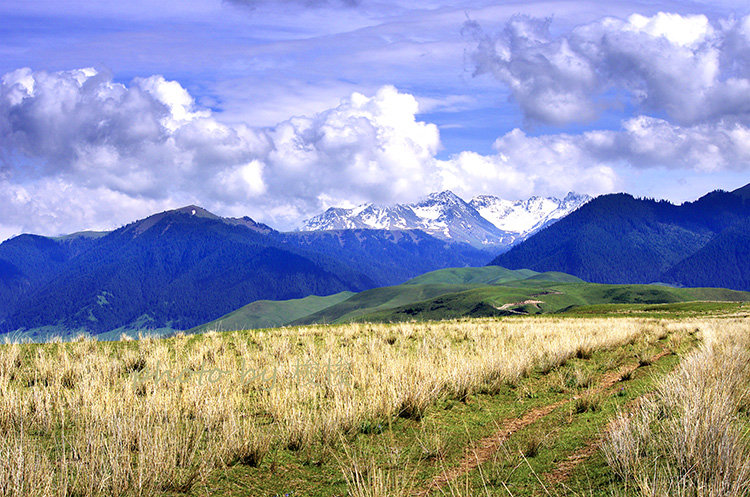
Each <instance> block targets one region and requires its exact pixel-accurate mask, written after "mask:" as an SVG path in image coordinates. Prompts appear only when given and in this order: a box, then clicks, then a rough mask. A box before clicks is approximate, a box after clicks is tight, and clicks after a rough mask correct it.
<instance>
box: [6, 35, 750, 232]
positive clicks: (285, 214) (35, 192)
mask: <svg viewBox="0 0 750 497" xmlns="http://www.w3.org/2000/svg"><path fill="white" fill-rule="evenodd" d="M529 36H535V35H533V33H531V34H529ZM419 111H420V109H419V103H418V99H417V98H416V97H414V96H412V95H410V94H408V93H403V92H399V91H398V90H397V89H396V88H394V87H392V86H384V87H382V88H380V89H379V90H378V91H377V92H375V93H374V95H372V96H366V95H363V94H360V93H354V94H352V95H351V96H349V97H347V98H344V99H343V100H341V102H340V103H339V105H337V106H336V107H333V108H331V109H328V110H326V111H323V112H320V113H317V114H313V115H311V116H306V117H295V118H292V119H289V120H286V121H283V122H281V123H278V124H276V125H275V126H272V127H267V128H260V129H253V128H250V127H248V126H246V125H232V126H230V125H226V124H224V123H222V122H220V121H219V120H217V118H216V116H215V115H213V114H212V113H211V111H210V110H208V109H204V108H201V107H200V106H198V105H197V104H196V103H195V102H194V100H193V98H192V96H191V95H190V94H189V92H187V91H186V90H185V89H184V88H183V87H182V86H181V85H180V84H179V83H177V82H174V81H167V80H165V79H164V78H162V77H161V76H153V77H150V78H144V79H136V80H134V81H133V83H132V84H130V85H123V84H119V83H115V82H113V81H112V79H111V77H110V76H109V75H106V74H100V73H97V72H96V71H93V70H79V71H65V72H60V73H45V72H33V71H30V70H27V69H23V70H19V71H15V72H13V73H10V74H6V75H5V76H3V78H2V85H0V153H1V155H0V157H1V158H2V170H0V199H2V202H0V219H1V221H0V236H7V235H8V234H11V233H17V232H19V231H27V232H29V231H30V232H38V233H46V234H58V233H63V232H71V231H77V230H80V229H85V228H93V229H103V228H111V227H114V226H117V225H118V224H123V223H126V222H129V221H132V220H133V219H135V218H138V217H141V216H144V215H147V214H149V213H151V212H155V211H158V210H163V209H167V208H173V207H177V206H180V205H185V204H188V203H198V204H201V205H203V206H205V207H206V208H208V209H210V210H214V211H216V212H217V213H219V214H223V215H250V216H252V217H254V218H256V219H258V220H260V221H263V222H268V223H269V224H271V225H273V226H275V227H278V228H282V229H287V228H292V227H293V226H295V224H296V223H297V222H298V221H299V220H300V219H302V218H304V217H309V216H310V215H313V214H316V213H318V212H319V211H320V210H321V209H324V208H326V207H328V206H330V205H351V204H356V203H360V202H365V201H376V202H378V201H380V202H391V201H408V200H414V199H416V198H417V197H419V196H422V195H424V194H427V193H429V192H432V191H436V190H440V189H446V188H447V189H452V190H454V191H455V192H456V193H458V194H460V195H463V196H465V197H471V196H473V195H476V194H481V193H492V194H497V195H501V196H505V197H507V198H521V197H527V196H529V195H532V194H564V193H565V192H566V191H569V190H576V191H580V192H585V193H591V194H596V193H604V192H609V191H613V190H616V189H618V188H620V186H621V185H622V184H623V179H624V178H623V171H625V170H638V169H639V168H640V169H641V170H644V169H647V168H672V169H675V168H679V169H690V170H692V171H697V172H710V171H742V170H747V168H748V167H749V166H750V127H748V126H746V125H745V124H743V123H742V122H741V121H739V120H737V119H730V118H727V119H723V120H717V121H713V122H705V123H698V124H692V125H685V126H679V125H675V124H672V123H670V122H668V121H667V120H664V119H657V118H653V117H648V116H637V117H634V118H630V119H627V120H625V121H623V123H622V126H621V128H620V129H618V130H601V131H588V132H585V133H581V134H564V133H561V134H548V135H541V136H531V135H529V134H527V133H525V132H523V131H521V130H519V129H515V130H513V131H511V132H509V133H507V134H505V135H504V136H501V137H500V138H498V139H497V140H496V141H495V143H494V152H493V153H491V154H489V155H482V154H477V153H474V152H470V151H465V152H461V153H458V154H455V155H453V156H451V157H449V158H447V159H445V160H438V159H437V158H436V156H437V154H438V153H439V151H440V149H441V144H440V133H439V131H438V128H437V126H436V125H434V124H431V123H426V122H422V121H419V120H417V118H416V116H417V114H418V113H419Z"/></svg>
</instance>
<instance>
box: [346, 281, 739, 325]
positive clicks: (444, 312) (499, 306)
mask: <svg viewBox="0 0 750 497" xmlns="http://www.w3.org/2000/svg"><path fill="white" fill-rule="evenodd" d="M518 283H522V284H523V286H484V287H481V288H475V289H470V290H466V291H462V292H456V293H451V294H444V295H441V296H439V297H436V298H432V299H428V300H425V301H422V302H414V303H411V304H408V305H403V306H400V307H395V308H392V309H387V310H379V311H376V312H371V313H367V314H363V315H361V316H360V317H359V318H358V319H357V320H358V321H375V322H395V321H411V320H417V321H422V320H440V319H452V318H461V317H487V316H512V315H529V314H547V313H566V312H571V313H572V312H576V311H577V310H578V309H583V308H588V307H589V306H597V305H604V304H606V305H609V306H611V307H609V308H608V309H609V310H610V311H612V312H615V311H617V310H619V309H623V308H627V307H628V306H632V305H644V304H651V305H653V304H671V303H681V302H691V301H720V302H727V301H728V302H749V301H750V293H749V292H740V291H734V290H725V289H722V288H671V287H665V286H660V285H602V284H596V283H559V282H549V281H537V282H532V281H530V280H525V281H522V282H518ZM618 305H619V306H620V307H618Z"/></svg>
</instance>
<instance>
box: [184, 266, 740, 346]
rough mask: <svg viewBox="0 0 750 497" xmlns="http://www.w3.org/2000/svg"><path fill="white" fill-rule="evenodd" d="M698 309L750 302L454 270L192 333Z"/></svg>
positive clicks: (226, 320)
mask: <svg viewBox="0 0 750 497" xmlns="http://www.w3.org/2000/svg"><path fill="white" fill-rule="evenodd" d="M698 301H700V302H750V293H748V292H740V291H734V290H726V289H722V288H675V287H670V286H665V285H610V284H596V283H587V282H584V281H582V280H581V279H580V278H577V277H575V276H571V275H569V274H565V273H560V272H554V271H553V272H546V273H537V272H534V271H530V270H524V269H521V270H508V269H505V268H502V267H499V266H487V267H480V268H449V269H442V270H439V271H432V272H429V273H425V274H423V275H421V276H418V277H416V278H413V279H411V280H409V281H407V282H406V283H404V284H401V285H396V286H387V287H381V288H374V289H372V290H365V291H363V292H360V293H356V294H352V293H349V292H342V293H338V294H335V295H330V296H328V297H315V296H312V297H307V298H304V299H295V300H286V301H267V300H266V301H257V302H253V303H251V304H249V305H246V306H245V307H242V308H240V309H238V310H237V311H235V312H232V313H230V314H227V315H226V316H223V317H222V318H219V319H217V320H215V321H212V322H210V323H207V324H205V325H202V326H199V327H197V328H193V329H192V330H190V331H191V332H202V331H207V330H210V329H220V330H238V329H252V328H263V327H275V326H282V325H309V324H332V323H343V322H349V321H373V322H391V321H411V320H440V319H451V318H462V317H487V316H512V315H529V314H548V313H571V314H574V313H578V314H580V313H594V314H607V313H618V312H625V311H628V310H633V311H637V312H641V311H644V309H642V308H643V307H644V306H655V305H665V304H678V303H684V302H698ZM718 305H719V306H722V305H723V304H718ZM634 306H635V307H634ZM638 306H640V307H638ZM709 307H710V306H709ZM689 308H691V309H692V307H689ZM680 309H683V307H679V306H678V307H675V308H674V309H673V308H663V307H659V308H656V309H654V310H652V309H650V307H645V311H644V312H676V311H679V310H680ZM675 310H676V311H675Z"/></svg>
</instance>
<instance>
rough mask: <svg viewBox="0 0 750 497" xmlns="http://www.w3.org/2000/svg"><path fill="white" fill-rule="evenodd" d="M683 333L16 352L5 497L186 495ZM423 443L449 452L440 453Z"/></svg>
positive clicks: (525, 324) (317, 339) (222, 341)
mask: <svg viewBox="0 0 750 497" xmlns="http://www.w3.org/2000/svg"><path fill="white" fill-rule="evenodd" d="M686 326H690V327H695V326H696V324H695V323H690V324H681V323H676V324H668V323H667V322H664V321H655V320H646V319H632V318H624V319H556V318H549V317H547V318H539V319H503V320H491V319H485V320H467V321H452V322H441V323H421V324H420V323H416V324H415V323H412V324H394V325H373V324H351V325H342V326H333V327H325V326H316V327H309V328H283V329H277V330H270V331H255V332H242V333H239V332H234V333H222V334H219V333H215V332H213V333H207V334H205V335H203V336H199V337H189V336H187V337H186V336H177V337H174V338H170V339H163V340H157V339H151V338H144V339H141V340H139V341H123V342H121V343H117V344H111V343H97V342H95V341H92V340H85V339H81V340H77V341H75V342H72V343H52V344H45V345H40V346H31V345H18V344H8V345H4V346H0V431H2V433H4V434H5V436H4V437H3V438H2V440H0V494H2V495H7V496H22V495H23V496H68V495H80V496H100V495H101V496H103V495H107V496H109V495H114V496H118V495H128V496H129V495H154V494H159V493H165V492H173V491H187V490H189V489H190V488H191V487H193V486H195V485H197V484H200V482H201V481H202V480H203V479H204V477H205V476H206V475H207V474H208V473H209V472H210V471H212V470H213V469H215V468H217V467H221V466H226V465H233V464H246V465H249V466H253V465H257V464H260V463H262V461H263V459H264V456H265V455H266V454H267V452H268V451H269V450H271V449H272V448H274V447H286V448H289V449H292V450H300V449H306V448H309V447H311V446H315V445H320V444H323V445H325V444H333V443H336V442H337V441H339V440H341V438H342V437H344V438H346V437H349V436H351V435H352V434H354V433H357V432H358V431H360V430H362V429H363V427H367V426H373V425H376V424H378V423H379V422H381V421H383V420H389V419H393V418H395V417H397V416H404V417H409V418H412V419H421V418H422V417H423V416H424V415H425V411H426V410H427V409H428V407H429V406H430V405H431V404H433V403H434V402H435V401H437V400H438V399H440V398H445V397H448V398H453V399H457V400H466V399H467V397H469V396H470V395H471V394H472V393H474V392H477V391H484V392H492V391H493V390H496V389H498V388H499V387H500V386H502V385H504V384H508V383H513V382H517V381H518V379H519V378H521V377H523V376H524V375H526V374H528V373H529V372H531V371H534V370H539V369H540V368H541V369H548V368H554V367H556V366H557V365H559V364H563V363H564V362H565V361H567V360H569V359H571V358H573V357H576V356H579V357H582V356H583V357H588V356H590V355H591V353H593V351H596V350H599V349H602V348H608V347H617V346H621V345H624V344H627V343H632V342H634V341H636V340H640V339H642V340H645V341H646V342H653V341H655V340H657V339H658V337H660V336H662V335H663V333H664V331H665V330H666V329H669V328H675V329H678V328H680V329H681V328H685V327H686ZM699 326H702V324H700V323H699ZM585 376H586V375H585V374H583V373H581V375H580V377H579V378H574V381H575V386H576V387H582V386H585V384H586V383H587V378H586V377H585ZM438 442H439V441H438ZM428 445H430V448H429V449H428V450H429V452H435V453H436V454H439V452H440V450H441V448H440V443H437V442H436V443H435V448H432V447H431V446H432V445H433V444H432V442H429V443H428ZM363 475H364V473H362V472H361V471H359V470H353V472H351V473H350V474H349V475H348V477H347V479H348V480H349V481H350V485H352V488H359V489H360V490H357V491H356V492H355V494H359V495H365V494H366V485H365V483H364V481H365V480H363V478H364V476H363ZM366 479H367V480H368V481H370V480H373V479H374V480H373V481H379V482H381V483H383V484H385V483H387V480H388V477H387V475H378V474H375V473H370V474H369V476H367V478H366ZM362 485H365V486H362ZM377 494H378V492H375V495H377Z"/></svg>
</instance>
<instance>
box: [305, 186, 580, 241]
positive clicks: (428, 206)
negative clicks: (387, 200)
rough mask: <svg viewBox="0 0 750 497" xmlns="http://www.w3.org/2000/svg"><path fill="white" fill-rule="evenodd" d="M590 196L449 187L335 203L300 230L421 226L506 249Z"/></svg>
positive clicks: (457, 238) (455, 238) (449, 236)
mask: <svg viewBox="0 0 750 497" xmlns="http://www.w3.org/2000/svg"><path fill="white" fill-rule="evenodd" d="M590 199H591V197H589V196H588V195H579V194H576V193H572V192H571V193H568V195H567V196H566V197H565V198H564V199H562V200H560V199H557V198H554V197H548V198H543V197H532V198H530V199H528V200H521V201H509V200H503V199H501V198H498V197H494V196H492V195H481V196H478V197H476V198H474V199H472V200H471V201H470V202H465V201H464V200H463V199H461V198H460V197H458V196H457V195H455V194H454V193H453V192H450V191H444V192H440V193H432V194H430V195H428V196H427V197H426V198H425V199H423V200H421V201H419V202H416V203H413V204H394V205H376V204H363V205H360V206H357V207H354V208H352V209H344V208H341V207H331V208H330V209H328V210H326V211H325V212H323V213H321V214H319V215H317V216H315V217H313V218H310V219H308V220H306V221H304V222H303V224H302V226H301V227H300V228H299V229H300V231H321V230H345V229H362V228H365V229H367V228H369V229H388V230H404V229H420V230H423V231H425V232H427V233H429V234H431V235H433V236H435V237H437V238H442V239H445V240H450V241H455V242H465V243H469V244H471V245H473V246H475V247H479V248H488V249H489V248H491V249H498V248H507V247H510V246H511V245H513V244H514V243H516V242H518V241H521V240H523V239H525V238H527V237H528V236H530V235H531V234H533V233H534V232H536V231H538V230H540V229H542V228H543V227H545V226H547V225H549V224H551V223H553V222H555V221H556V220H558V219H560V218H562V217H564V216H565V215H567V214H568V213H570V212H572V211H574V210H575V209H577V208H578V207H580V206H581V205H583V204H584V203H586V202H588V201H589V200H590Z"/></svg>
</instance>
